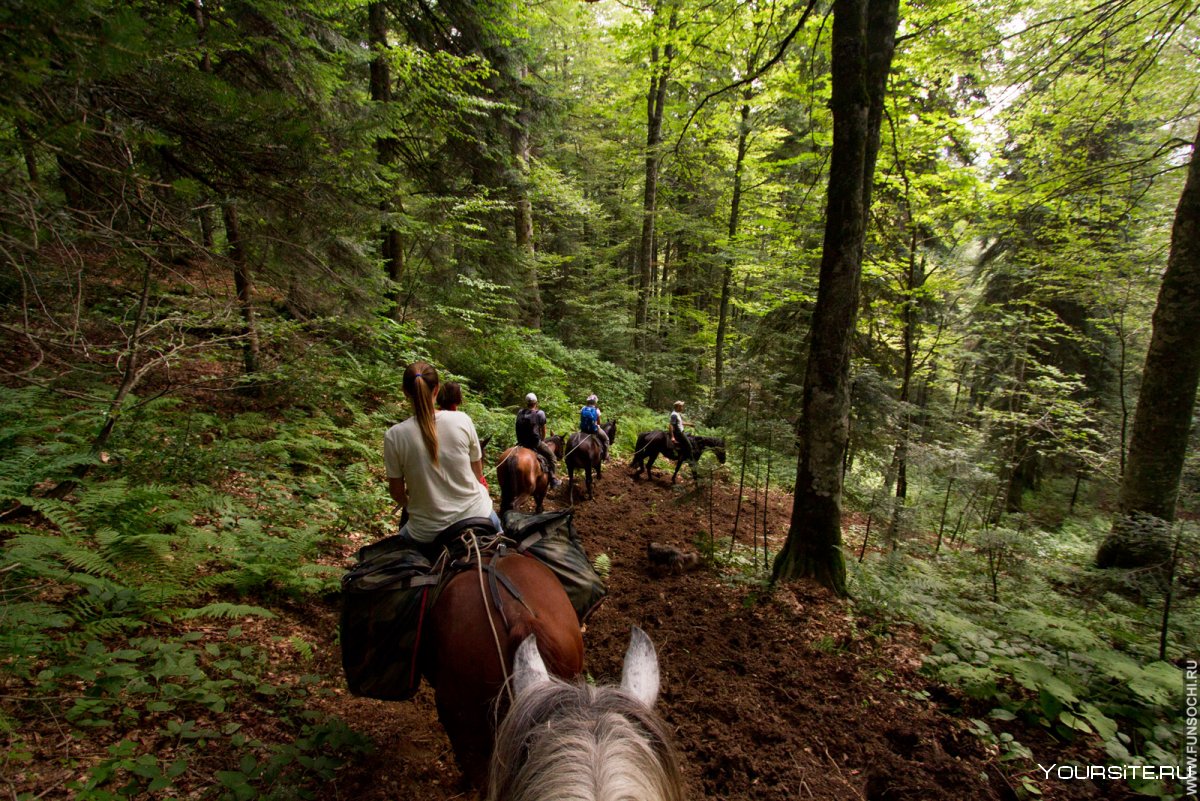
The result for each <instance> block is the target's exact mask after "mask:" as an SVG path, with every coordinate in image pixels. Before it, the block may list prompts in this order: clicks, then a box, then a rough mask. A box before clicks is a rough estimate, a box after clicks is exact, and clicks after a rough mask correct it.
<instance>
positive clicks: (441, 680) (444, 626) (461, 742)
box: [425, 552, 583, 787]
mask: <svg viewBox="0 0 1200 801" xmlns="http://www.w3.org/2000/svg"><path fill="white" fill-rule="evenodd" d="M480 563H482V564H483V568H482V569H481V567H480ZM493 571H494V573H495V578H494V579H493V578H491V573H492V572H493ZM485 587H490V589H485ZM430 623H431V629H430V633H431V634H432V635H433V636H432V640H433V642H432V645H433V648H432V649H430V650H431V651H432V653H428V656H427V659H428V661H427V662H426V668H425V676H426V678H427V679H429V683H430V684H431V685H433V688H434V700H435V701H436V703H437V710H438V719H439V720H441V722H442V726H444V727H445V729H446V734H447V736H448V737H449V738H450V744H451V745H452V746H453V747H454V754H455V757H456V759H457V761H458V764H459V767H460V768H461V769H462V772H463V776H464V778H465V779H466V780H467V781H468V782H469V783H471V784H473V785H474V786H476V787H481V786H482V785H483V782H484V779H485V777H486V775H487V766H488V761H489V759H490V758H491V754H492V744H493V738H494V723H495V721H496V720H497V719H498V718H497V717H496V714H497V711H499V712H503V710H504V709H505V708H506V707H507V704H506V703H505V700H506V699H504V698H502V697H501V692H502V691H503V689H504V686H505V683H506V681H507V679H508V677H509V675H511V672H512V665H513V655H514V654H515V653H516V651H517V648H518V647H519V646H520V645H521V643H522V642H523V641H525V639H526V638H528V637H531V636H532V637H536V638H537V644H538V647H539V649H540V650H541V652H542V654H543V655H544V656H545V660H546V665H547V667H548V668H549V671H550V673H552V674H554V675H555V676H560V677H563V678H567V679H570V678H574V677H576V676H578V675H579V674H580V672H581V671H582V670H583V638H582V636H581V635H580V631H579V618H578V617H576V615H575V609H574V608H573V607H572V606H571V601H570V600H569V599H568V598H567V593H566V591H565V590H564V589H563V587H562V584H560V583H559V581H558V579H557V578H556V577H555V575H554V574H553V573H552V572H550V569H549V568H547V567H546V566H545V565H543V564H542V563H541V562H538V561H537V560H535V559H533V558H531V557H528V556H522V555H520V554H516V553H511V552H510V553H509V554H508V555H505V556H501V557H499V558H496V559H493V557H491V556H489V555H488V554H486V553H484V554H483V557H482V560H480V561H477V562H476V563H475V564H473V565H472V566H471V567H470V568H469V569H467V570H465V571H464V572H462V573H458V574H457V575H455V576H454V577H453V578H451V579H450V581H449V582H448V583H447V584H446V588H445V589H444V590H442V593H441V596H440V597H439V598H438V601H437V604H436V605H435V606H434V607H433V610H432V613H431V616H430Z"/></svg>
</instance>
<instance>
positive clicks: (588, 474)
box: [587, 465, 595, 501]
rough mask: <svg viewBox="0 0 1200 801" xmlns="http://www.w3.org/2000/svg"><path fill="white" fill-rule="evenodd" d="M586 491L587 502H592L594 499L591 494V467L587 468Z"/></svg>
mask: <svg viewBox="0 0 1200 801" xmlns="http://www.w3.org/2000/svg"><path fill="white" fill-rule="evenodd" d="M587 491H588V500H589V501H590V500H592V498H594V497H595V496H594V495H593V494H592V466H591V465H588V466H587Z"/></svg>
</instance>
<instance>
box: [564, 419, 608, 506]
mask: <svg viewBox="0 0 1200 801" xmlns="http://www.w3.org/2000/svg"><path fill="white" fill-rule="evenodd" d="M600 427H601V428H603V429H604V433H605V434H608V441H609V443H610V444H611V443H612V442H613V441H614V440H615V439H616V438H617V422H616V421H615V420H614V421H613V422H611V423H605V424H604V425H602V426H600ZM601 451H602V447H601V445H600V440H598V439H596V438H595V437H593V436H592V435H591V434H585V433H583V432H582V431H576V432H575V433H574V434H572V435H571V436H570V437H569V438H568V439H567V455H566V460H565V461H566V463H567V499H568V500H569V502H570V503H574V502H575V471H576V470H583V471H584V476H585V478H586V483H587V496H588V500H589V501H590V500H591V499H592V471H593V470H595V471H596V479H597V480H599V479H600V478H602V476H601V473H600V465H601V459H600V454H601Z"/></svg>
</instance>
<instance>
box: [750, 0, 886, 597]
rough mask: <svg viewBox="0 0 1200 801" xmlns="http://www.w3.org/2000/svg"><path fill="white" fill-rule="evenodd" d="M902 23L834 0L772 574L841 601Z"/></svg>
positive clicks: (874, 8)
mask: <svg viewBox="0 0 1200 801" xmlns="http://www.w3.org/2000/svg"><path fill="white" fill-rule="evenodd" d="M898 19H899V2H898V0H835V2H834V6H833V39H832V46H833V58H832V85H833V96H832V99H831V102H830V107H831V108H832V110H833V149H832V153H831V155H830V168H829V189H828V197H827V204H826V220H825V241H824V246H823V249H822V254H821V268H820V282H819V284H818V287H817V302H816V307H815V308H814V310H813V321H812V335H811V340H810V343H809V356H808V367H807V370H806V372H805V376H804V392H803V399H802V401H801V417H800V421H799V423H798V425H797V431H796V435H797V440H798V441H799V445H800V453H799V456H798V458H797V465H796V493H795V497H794V499H793V503H792V517H791V526H790V529H789V531H788V536H787V542H786V544H785V545H784V548H783V550H782V551H781V552H780V554H779V555H778V556H777V557H776V559H775V564H774V570H773V578H774V579H775V580H780V579H792V578H799V577H802V576H803V577H811V578H815V579H816V580H817V581H819V582H820V583H822V584H824V585H825V586H827V587H829V588H830V589H832V590H833V591H834V592H836V593H838V594H842V595H844V594H845V593H846V563H845V558H844V556H843V553H842V529H841V520H842V508H841V507H842V457H843V455H844V454H845V450H846V442H847V439H848V437H849V429H850V341H851V339H852V337H853V335H854V326H855V319H856V317H857V313H858V291H859V283H860V280H861V275H862V252H863V241H864V233H865V227H866V220H867V210H868V209H869V208H870V199H871V198H870V195H871V193H870V184H871V180H872V175H873V174H874V170H875V158H876V155H877V154H878V151H879V127H880V123H881V121H882V118H883V94H884V89H885V87H886V85H887V75H888V72H889V70H890V68H891V61H892V54H893V52H894V51H895V41H896V26H897V23H898Z"/></svg>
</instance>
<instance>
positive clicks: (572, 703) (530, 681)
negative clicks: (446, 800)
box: [487, 626, 683, 801]
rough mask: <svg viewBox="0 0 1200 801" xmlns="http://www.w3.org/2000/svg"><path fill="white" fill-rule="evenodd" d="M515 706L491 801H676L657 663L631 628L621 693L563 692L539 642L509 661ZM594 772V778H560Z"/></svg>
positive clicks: (586, 688)
mask: <svg viewBox="0 0 1200 801" xmlns="http://www.w3.org/2000/svg"><path fill="white" fill-rule="evenodd" d="M512 686H513V695H514V698H513V703H512V706H511V708H510V709H509V712H508V715H507V716H506V717H505V719H504V722H503V723H501V724H500V728H499V730H498V731H497V733H496V748H495V750H494V752H493V754H492V765H491V777H490V782H489V788H488V796H487V797H488V799H489V801H498V799H505V798H522V799H530V800H531V801H533V800H534V799H546V800H547V801H548V800H549V799H557V798H582V797H588V798H609V797H616V796H618V795H619V796H621V797H636V798H639V799H645V801H681V799H682V798H683V782H682V779H681V777H680V772H679V764H678V759H677V757H676V754H675V749H674V747H673V746H672V745H671V742H670V739H669V734H668V729H667V726H666V724H664V723H663V721H662V719H661V718H660V717H659V716H658V714H657V713H655V711H654V709H653V707H654V702H655V700H657V698H658V686H659V670H658V655H657V653H656V652H655V650H654V643H652V642H651V641H650V638H649V637H648V636H647V635H646V633H645V632H644V631H642V630H641V629H639V628H638V627H637V626H634V627H633V631H632V633H631V636H630V639H629V648H628V650H626V652H625V663H624V667H623V668H622V671H621V684H620V686H619V687H613V686H598V687H593V686H590V685H588V684H585V683H582V682H580V683H576V684H568V683H567V682H565V681H562V680H560V679H555V678H553V677H552V676H550V675H549V673H548V672H547V670H546V667H545V664H544V663H543V661H542V657H541V654H540V653H539V652H538V648H537V641H536V640H535V639H534V638H533V637H529V638H527V639H526V640H525V641H524V642H523V643H522V644H521V646H520V648H518V649H517V654H516V657H515V658H514V660H513V674H512ZM564 765H588V766H591V765H595V766H597V767H596V769H595V770H587V769H584V770H564V769H563V766H564Z"/></svg>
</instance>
